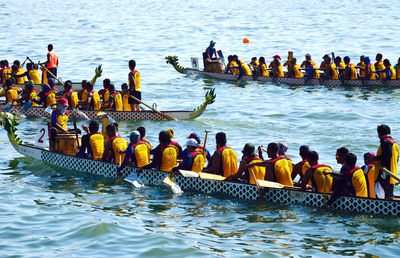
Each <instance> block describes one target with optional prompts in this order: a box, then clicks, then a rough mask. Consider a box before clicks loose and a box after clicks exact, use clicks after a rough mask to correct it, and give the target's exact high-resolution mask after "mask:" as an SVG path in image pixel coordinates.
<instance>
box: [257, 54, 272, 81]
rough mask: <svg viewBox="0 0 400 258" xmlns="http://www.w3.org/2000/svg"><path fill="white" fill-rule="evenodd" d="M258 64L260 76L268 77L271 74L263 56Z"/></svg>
mask: <svg viewBox="0 0 400 258" xmlns="http://www.w3.org/2000/svg"><path fill="white" fill-rule="evenodd" d="M258 62H259V63H260V64H259V65H258V74H259V75H262V76H264V77H268V76H269V72H268V67H267V64H266V63H265V58H264V57H263V56H260V58H259V59H258Z"/></svg>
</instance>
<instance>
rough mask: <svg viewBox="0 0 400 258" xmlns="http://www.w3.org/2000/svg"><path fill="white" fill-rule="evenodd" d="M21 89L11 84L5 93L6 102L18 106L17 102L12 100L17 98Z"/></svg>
mask: <svg viewBox="0 0 400 258" xmlns="http://www.w3.org/2000/svg"><path fill="white" fill-rule="evenodd" d="M20 91H21V89H20V88H19V87H18V86H13V87H11V88H10V89H9V90H8V91H7V93H6V101H7V102H14V103H13V105H14V106H18V105H19V103H18V102H16V101H14V100H16V99H17V98H18V95H19V92H20Z"/></svg>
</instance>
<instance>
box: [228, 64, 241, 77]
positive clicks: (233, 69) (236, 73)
mask: <svg viewBox="0 0 400 258" xmlns="http://www.w3.org/2000/svg"><path fill="white" fill-rule="evenodd" d="M232 66H234V67H236V66H239V65H238V64H237V63H236V61H232V62H231V66H230V67H232ZM231 70H232V73H233V74H234V75H238V74H239V69H238V68H231Z"/></svg>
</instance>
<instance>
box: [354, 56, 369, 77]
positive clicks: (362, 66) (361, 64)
mask: <svg viewBox="0 0 400 258" xmlns="http://www.w3.org/2000/svg"><path fill="white" fill-rule="evenodd" d="M364 59H365V56H364V55H362V56H360V62H359V63H358V64H357V66H356V68H358V69H360V78H365V75H366V72H365V68H366V66H367V65H366V64H365V61H364Z"/></svg>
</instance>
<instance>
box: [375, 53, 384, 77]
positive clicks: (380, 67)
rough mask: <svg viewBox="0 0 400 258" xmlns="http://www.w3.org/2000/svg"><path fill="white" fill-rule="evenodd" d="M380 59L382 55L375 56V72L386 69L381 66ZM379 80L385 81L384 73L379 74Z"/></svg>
mask: <svg viewBox="0 0 400 258" xmlns="http://www.w3.org/2000/svg"><path fill="white" fill-rule="evenodd" d="M382 58H383V56H382V54H376V57H375V60H376V63H375V69H376V70H377V71H383V70H385V69H386V67H385V65H384V64H383V61H382ZM379 78H381V80H383V79H386V73H379Z"/></svg>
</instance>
